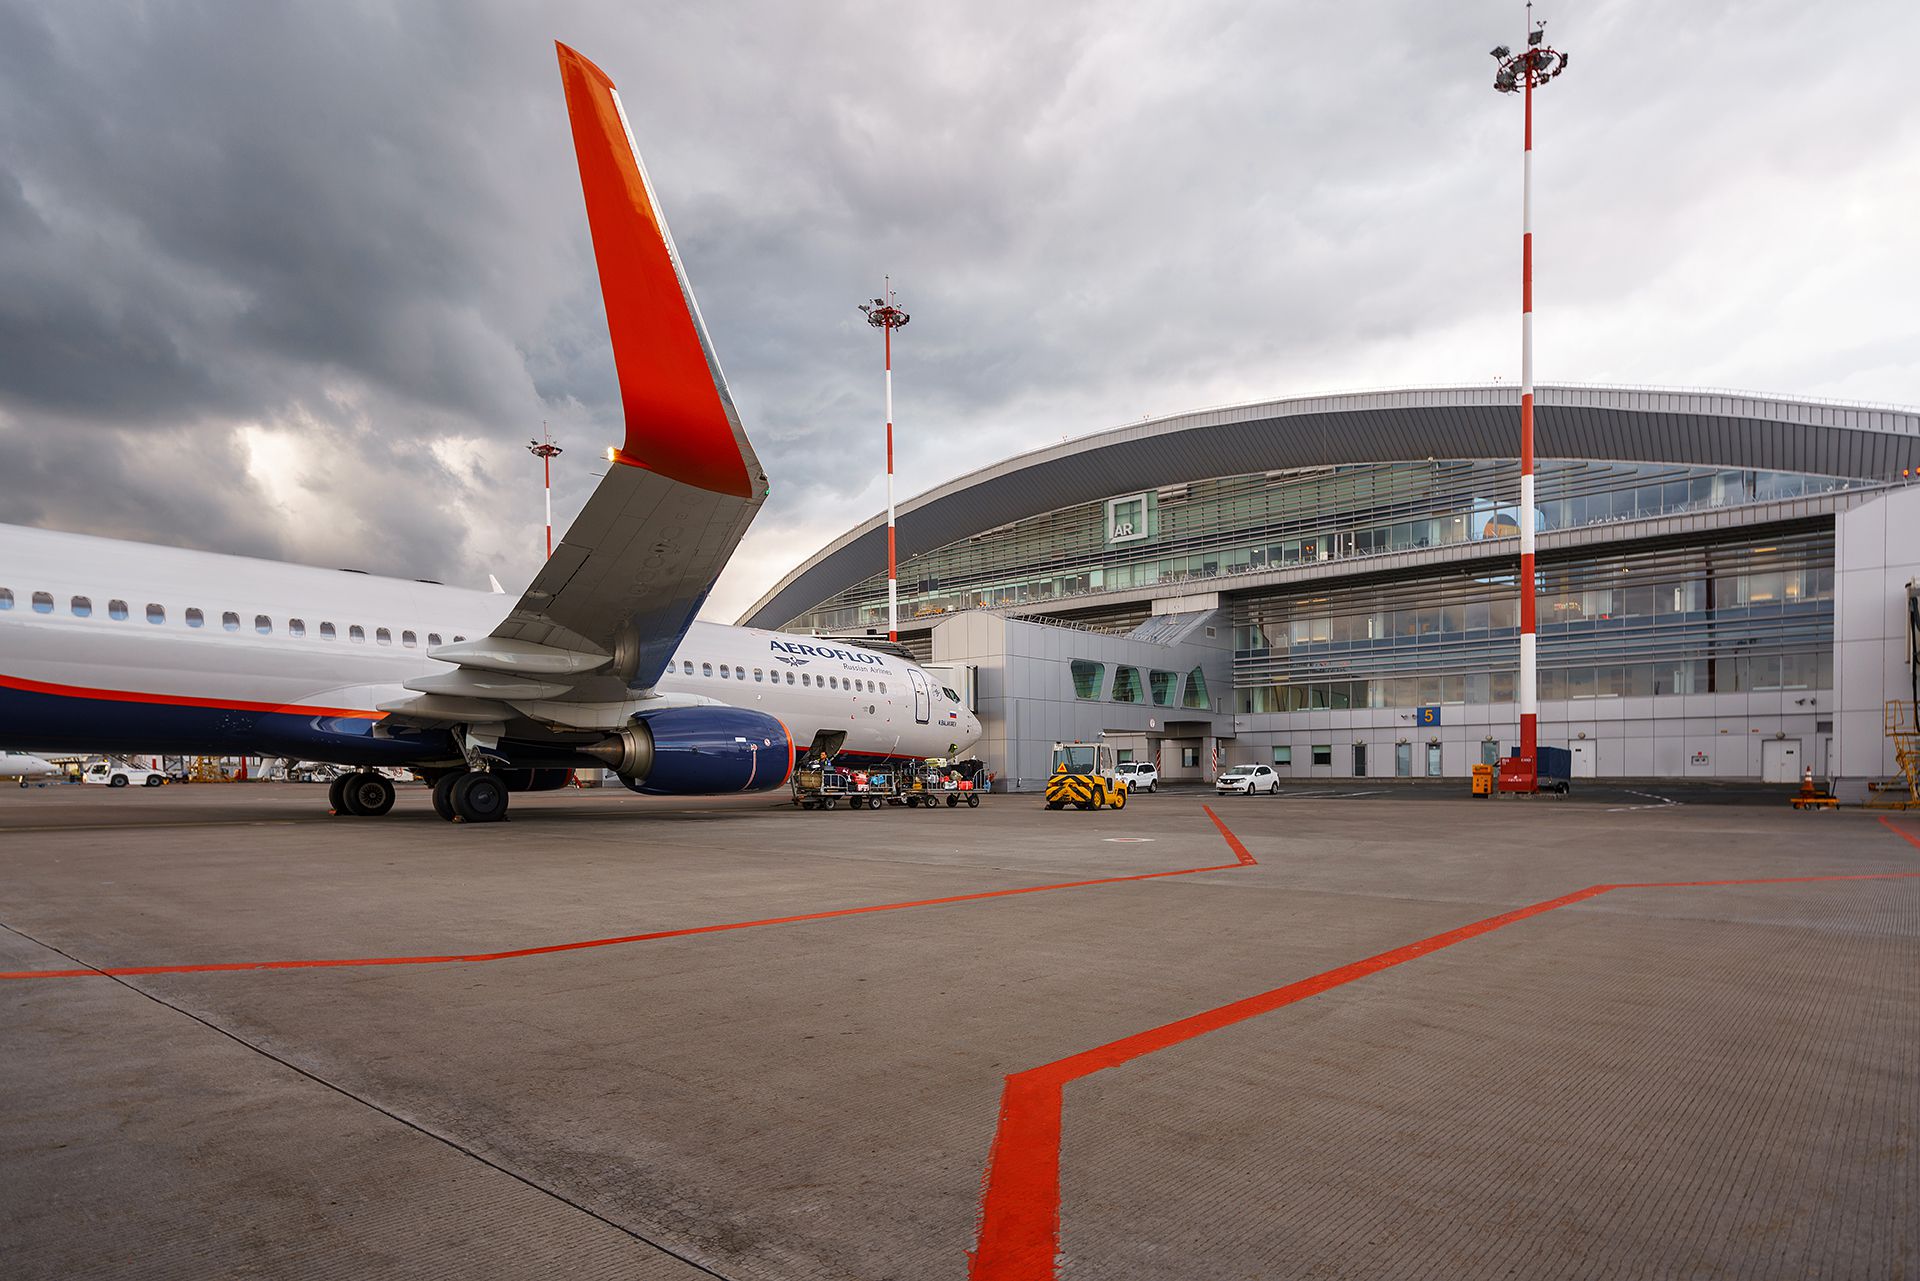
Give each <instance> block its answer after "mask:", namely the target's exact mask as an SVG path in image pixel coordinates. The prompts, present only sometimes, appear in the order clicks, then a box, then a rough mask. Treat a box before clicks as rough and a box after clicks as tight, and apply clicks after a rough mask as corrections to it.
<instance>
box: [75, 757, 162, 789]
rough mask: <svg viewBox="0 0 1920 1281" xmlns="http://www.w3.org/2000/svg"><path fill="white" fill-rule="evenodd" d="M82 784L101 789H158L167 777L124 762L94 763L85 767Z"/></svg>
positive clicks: (154, 770)
mask: <svg viewBox="0 0 1920 1281" xmlns="http://www.w3.org/2000/svg"><path fill="white" fill-rule="evenodd" d="M80 781H81V782H82V783H95V784H98V785H99V786H101V787H127V786H132V785H138V786H140V787H159V786H160V785H161V784H163V783H165V782H166V781H167V776H166V775H165V774H162V773H161V772H160V771H159V770H157V769H147V768H146V767H145V766H141V765H128V764H127V763H125V762H124V761H94V762H93V763H92V764H91V765H88V766H87V772H86V773H84V774H82V775H81V776H80Z"/></svg>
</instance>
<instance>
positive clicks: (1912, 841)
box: [1880, 814, 1920, 850]
mask: <svg viewBox="0 0 1920 1281" xmlns="http://www.w3.org/2000/svg"><path fill="white" fill-rule="evenodd" d="M1880 826H1882V827H1884V828H1886V829H1887V830H1888V831H1889V832H1892V833H1893V834H1894V835H1895V836H1897V837H1899V838H1900V839H1901V840H1903V841H1905V842H1906V843H1907V844H1909V845H1911V846H1913V847H1914V848H1915V849H1917V850H1920V836H1915V835H1914V834H1913V833H1912V832H1903V831H1901V830H1900V829H1899V828H1897V827H1895V826H1894V825H1893V821H1892V820H1891V819H1889V818H1888V817H1887V816H1886V815H1885V814H1882V815H1881V816H1880Z"/></svg>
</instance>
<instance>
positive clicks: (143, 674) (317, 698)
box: [0, 525, 979, 759]
mask: <svg viewBox="0 0 1920 1281" xmlns="http://www.w3.org/2000/svg"><path fill="white" fill-rule="evenodd" d="M512 603H513V598H512V597H510V596H506V595H500V594H496V593H491V592H480V591H471V590H466V589H462V588H456V587H447V586H444V585H442V584H439V583H429V582H417V581H410V580H406V579H395V578H384V577H379V576H376V575H371V574H365V573H358V572H354V571H350V570H334V569H316V568H313V567H310V566H303V565H292V564H285V563H281V562H276V561H267V560H257V559H253V558H250V557H242V556H227V555H221V554H216V553H212V552H200V551H191V550H187V549H184V548H176V547H163V546H155V545H149V544H143V543H130V542H121V541H118V540H113V539H105V538H95V537H91V536H86V535H78V534H65V533H56V532H52V531H47V530H39V529H27V528H22V527H18V526H6V525H0V733H4V734H5V735H6V737H8V738H10V739H12V740H13V741H15V742H20V743H32V744H35V745H43V746H47V747H64V746H65V745H66V743H67V741H68V740H71V739H73V738H75V737H76V735H79V736H84V737H86V739H87V741H86V742H85V743H84V744H81V743H75V744H74V747H75V748H76V749H77V750H93V751H102V752H111V751H121V750H128V751H145V750H161V749H165V750H173V751H180V750H194V748H193V746H192V744H193V743H194V742H198V741H200V740H201V739H204V747H203V748H202V749H201V750H206V751H208V752H215V751H222V752H224V751H233V750H237V747H238V746H243V745H237V744H236V741H235V737H236V736H238V737H241V738H244V737H245V736H246V735H247V734H248V733H249V732H251V731H250V730H249V729H248V728H247V726H248V725H251V724H255V723H257V722H258V721H259V720H261V719H262V718H271V719H275V720H277V721H290V722H293V723H295V724H300V725H305V724H314V725H351V726H354V727H356V728H357V729H358V730H359V731H360V732H361V733H363V734H364V733H367V732H368V730H369V727H371V726H376V725H378V723H379V722H380V721H381V720H382V719H384V715H383V713H381V712H380V711H379V710H378V709H379V706H380V704H382V703H389V702H393V701H395V700H398V699H403V698H405V697H407V691H406V689H405V688H404V686H405V684H406V682H408V681H410V680H414V679H417V678H419V677H423V676H428V675H431V674H434V673H440V672H445V671H447V670H449V668H448V665H447V664H446V663H443V662H438V661H436V660H434V659H433V658H432V657H430V656H429V651H430V649H431V648H432V647H433V646H435V645H438V644H441V643H451V642H453V641H456V640H462V639H477V638H480V637H484V636H486V635H488V634H489V633H490V632H491V631H492V630H493V629H494V627H495V626H496V625H498V624H499V623H500V621H501V620H502V619H503V618H504V617H505V616H506V614H507V611H508V610H509V608H511V606H512ZM723 673H724V674H723ZM651 696H653V697H657V698H659V699H662V700H665V701H667V702H669V703H675V704H696V705H697V704H702V703H715V704H724V705H728V706H733V707H742V708H750V709H754V710H758V711H762V712H765V713H767V714H769V715H772V716H775V717H777V718H779V719H780V720H781V721H782V722H783V723H784V724H785V725H786V726H787V728H788V730H789V732H790V733H791V735H792V738H793V741H794V743H795V744H796V745H797V746H798V748H799V749H801V750H805V748H806V747H807V745H808V744H809V743H811V742H813V741H814V739H815V737H816V735H818V734H820V733H821V732H822V731H845V733H846V740H845V744H844V746H843V748H842V749H841V750H842V752H843V753H846V754H853V755H862V756H867V755H871V756H894V757H921V756H938V755H945V754H947V753H948V750H949V748H950V747H959V748H962V749H964V748H966V747H969V746H971V745H972V743H973V742H974V741H975V740H976V739H977V738H978V737H979V723H978V721H977V720H976V719H975V718H974V716H973V715H972V714H971V713H970V712H968V711H967V710H966V709H965V708H963V707H960V706H959V705H958V704H957V703H956V702H954V701H953V700H951V699H950V698H949V697H948V696H947V695H946V694H945V693H944V692H943V691H942V689H941V687H940V686H939V684H938V682H936V681H935V680H934V679H933V678H932V677H931V676H930V675H929V674H928V673H927V672H926V671H925V670H924V669H922V668H920V667H919V666H917V665H915V664H913V663H910V662H907V661H906V660H904V659H901V658H898V657H895V656H893V655H891V654H882V653H878V652H874V651H870V650H864V649H858V648H855V647H853V646H848V645H841V644H835V643H830V642H826V641H817V640H811V639H809V638H807V637H800V636H791V635H787V634H785V633H780V632H768V631H761V630H758V629H753V628H741V627H727V626H721V625H717V624H712V623H695V624H693V626H692V628H691V629H690V630H689V631H688V633H687V635H686V637H685V638H684V640H683V641H682V643H681V645H680V647H679V649H678V650H677V651H676V653H675V655H674V661H673V663H672V665H671V667H670V668H669V669H668V670H667V672H666V673H665V674H664V675H663V676H662V678H661V679H660V681H659V682H658V683H657V684H656V685H655V686H654V688H653V690H652V691H651ZM115 707H118V708H120V709H121V710H122V714H121V715H119V716H114V715H113V714H112V709H113V708H115ZM249 718H252V719H249ZM109 723H110V724H112V725H113V726H115V727H117V729H116V732H114V733H106V732H104V731H105V728H106V727H107V725H108V724H109ZM323 746H324V745H323V744H320V743H316V744H314V745H313V747H312V750H311V751H307V752H302V753H301V754H302V755H310V756H312V758H313V759H327V756H326V755H325V753H324V751H323V750H322V749H323ZM283 747H284V745H283V744H281V743H280V741H279V740H278V739H275V740H274V741H273V742H268V743H263V744H262V745H261V746H260V747H259V748H257V749H255V750H257V751H260V752H261V753H262V754H280V753H281V752H282V750H283ZM385 757H387V758H394V753H393V752H392V751H388V752H387V753H385Z"/></svg>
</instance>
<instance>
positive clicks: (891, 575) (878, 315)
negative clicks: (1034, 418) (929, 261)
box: [860, 276, 912, 641]
mask: <svg viewBox="0 0 1920 1281" xmlns="http://www.w3.org/2000/svg"><path fill="white" fill-rule="evenodd" d="M882 279H883V280H884V281H885V288H883V289H882V290H881V293H882V294H883V295H884V297H880V298H875V299H874V300H873V301H872V302H863V303H861V304H860V310H861V311H864V312H865V313H867V323H868V324H869V325H872V326H873V327H874V328H875V329H878V330H880V331H881V333H883V334H885V335H886V353H887V639H888V640H890V641H897V640H899V639H900V579H899V568H898V566H897V564H896V562H895V560H894V552H893V331H894V330H896V329H899V328H900V327H901V326H903V325H905V324H906V323H907V321H909V320H911V319H912V317H911V316H909V315H907V313H906V312H904V311H902V310H900V308H899V307H898V306H897V305H896V304H895V302H894V297H893V278H892V277H891V276H886V277H882Z"/></svg>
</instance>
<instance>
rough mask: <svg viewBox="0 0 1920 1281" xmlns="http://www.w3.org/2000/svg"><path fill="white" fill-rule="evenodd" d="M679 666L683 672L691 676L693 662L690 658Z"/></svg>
mask: <svg viewBox="0 0 1920 1281" xmlns="http://www.w3.org/2000/svg"><path fill="white" fill-rule="evenodd" d="M680 666H681V667H682V668H683V669H684V670H685V672H686V674H687V675H688V676H691V675H693V660H692V659H691V658H689V659H688V660H687V661H686V662H684V663H682V664H680Z"/></svg>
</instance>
